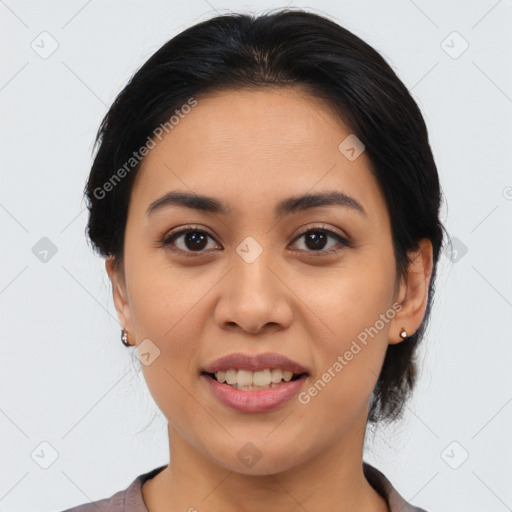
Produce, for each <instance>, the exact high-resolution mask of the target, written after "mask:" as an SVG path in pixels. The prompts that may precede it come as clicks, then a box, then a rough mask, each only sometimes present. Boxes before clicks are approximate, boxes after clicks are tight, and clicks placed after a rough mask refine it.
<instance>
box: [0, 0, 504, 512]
mask: <svg viewBox="0 0 512 512" xmlns="http://www.w3.org/2000/svg"><path fill="white" fill-rule="evenodd" d="M284 5H285V4H284V3H283V4H278V3H275V2H272V1H268V2H265V1H253V2H251V3H250V4H241V3H236V2H234V1H223V0H208V1H206V0H190V1H188V2H178V1H176V0H173V1H163V0H161V1H156V0H153V1H151V2H142V1H141V2H135V1H123V2H121V1H117V2H114V1H100V0H92V1H91V0H90V1H88V2H87V1H84V0H73V1H66V2H64V1H60V2H59V1H45V2H27V1H21V0H18V1H16V0H6V1H0V16H1V26H0V32H1V34H2V37H3V45H2V46H3V48H4V51H3V63H2V74H1V78H0V105H1V109H2V110H1V130H2V133H1V144H2V146H1V162H2V166H1V173H2V174H1V188H0V223H1V224H0V225H1V232H0V237H1V243H2V251H1V255H2V264H1V266H0V308H1V312H2V316H1V333H2V336H1V343H2V347H1V357H0V379H1V386H0V433H1V438H0V439H1V440H0V450H1V451H0V460H1V465H0V510H2V511H13V510H16V511H18V512H25V511H55V510H63V509H64V508H67V507H70V506H72V505H77V504H79V503H83V502H86V501H89V500H96V499H99V498H104V497H107V496H110V495H111V494H113V493H114V492H116V491H118V490H120V489H122V488H124V487H126V486H127V485H128V484H129V483H130V482H131V481H132V480H133V478H135V476H137V475H138V474H140V473H142V472H145V471H149V470H150V469H153V468H155V467H157V466H159V465H162V464H166V463H167V462H168V448H167V433H166V429H165V424H166V423H165V419H164V418H163V417H162V416H161V414H160V413H159V412H158V411H157V409H156V406H155V404H154V402H153V400H152V398H151V396H150V395H149V393H148V391H147V388H146V385H145V382H144V380H143V377H142V375H141V373H140V370H139V371H138V370H137V365H134V364H132V363H133V359H132V350H133V349H126V348H124V347H123V345H122V344H121V342H120V340H119V334H120V327H119V324H118V321H117V316H116V313H115V309H114V306H113V303H112V299H111V290H110V285H109V282H108V280H107V275H106V273H105V271H104V261H103V260H102V259H100V258H98V257H96V256H95V255H94V254H93V253H92V251H91V250H90V248H89V246H88V245H87V243H86V239H85V235H84V229H85V225H86V220H87V211H86V210H85V206H84V203H83V201H82V191H83V187H84V184H85V180H86V177H87V175H88V172H89V168H90V165H91V162H92V155H91V150H92V143H93V139H94V135H95V133H96V130H97V128H98V125H99V123H100V121H101V119H102V117H103V115H104V114H105V112H106V110H107V107H108V106H109V105H110V104H111V102H112V101H113V99H114V98H115V96H116V94H117V93H118V92H119V91H120V90H121V89H122V88H123V86H124V85H125V84H126V82H127V80H128V79H129V78H130V76H131V75H132V74H133V73H134V72H135V71H136V69H137V68H138V67H139V66H140V65H142V63H143V62H144V61H145V60H146V59H147V58H148V57H149V56H150V55H151V54H152V53H153V52H154V51H156V50H157V49H158V48H159V47H160V46H161V45H162V44H163V43H164V42H166V41H167V40H168V39H170V38H171V37H172V36H174V35H175V34H176V33H178V32H179V31H181V30H183V29H184V28H186V27H188V26H190V25H192V24H194V23H196V22H198V21H202V20H204V19H207V18H210V17H211V16H212V15H213V14H215V11H218V12H221V13H223V12H226V11H228V10H229V9H232V8H235V9H237V10H247V9H249V10H256V11H261V10H264V9H269V8H275V7H283V6H284ZM290 5H293V6H296V7H305V8H306V9H307V10H312V11H314V12H318V13H320V14H322V13H323V14H326V15H328V16H330V17H331V18H333V19H334V20H335V21H337V22H339V23H340V24H342V25H343V26H345V27H346V28H348V29H349V30H352V31H353V32H355V33H356V34H357V35H358V36H360V37H362V38H363V39H364V40H366V41H367V42H368V43H370V44H371V45H373V46H374V47H375V48H376V49H377V50H378V51H380V52H381V54H382V55H383V56H384V57H385V58H386V59H387V60H388V61H389V62H390V64H391V65H392V67H393V68H394V69H395V71H396V72H397V74H398V76H399V77H400V78H401V79H402V80H403V81H404V82H405V84H406V85H407V86H408V88H409V89H410V90H412V94H413V95H414V97H415V99H416V100H417V101H418V103H419V105H420V108H421V109H422V112H423V114H424V116H425V119H426V122H427V125H428V127H429V133H430V138H431V145H432V148H433V151H434V154H435V157H436V162H437V164H438V169H439V173H440V178H441V183H442V187H443V191H444V193H445V196H446V204H445V205H444V206H443V221H444V222H445V224H446V226H447V229H448V231H449V233H450V235H451V237H452V238H453V239H454V247H455V248H456V250H457V252H456V253H453V254H451V255H450V254H448V253H446V254H444V255H443V256H442V258H441V264H440V268H439V276H438V281H437V295H436V299H435V307H434V311H433V319H432V322H431V325H430V328H429V330H428V339H427V340H426V341H425V343H424V345H423V349H422V352H421V354H420V358H419V361H420V367H421V371H422V375H421V380H420V381H419V383H418V387H417V389H416V392H415V395H414V398H413V400H412V401H411V402H410V403H408V406H407V409H406V415H405V418H404V420H403V421H402V422H401V423H399V424H397V425H395V426H393V427H392V428H387V429H383V430H381V431H378V432H377V434H376V436H375V439H374V440H373V441H372V442H370V439H369V442H368V446H367V451H366V454H365V459H366V460H367V461H368V462H370V463H373V464H375V465H376V466H377V467H378V468H379V469H381V470H382V471H383V472H384V473H385V474H386V475H387V476H388V478H389V479H390V480H391V481H392V482H393V484H394V485H395V487H397V489H398V490H399V492H401V493H402V494H403V495H404V497H405V498H406V499H408V500H411V501H412V502H413V503H414V504H416V505H419V506H422V507H424V508H426V509H428V510H429V512H441V511H451V512H455V511H465V512H470V511H474V512H476V511H478V512H481V511H482V510H485V511H486V512H492V511H496V512H501V511H506V510H512V508H511V507H512V487H511V485H510V482H512V465H511V461H512V443H511V436H510V432H512V428H511V427H512V403H511V402H512V386H511V383H512V376H511V374H512V372H511V359H512V357H511V356H512V348H511V347H512V344H511V343H510V342H511V336H510V327H511V324H510V319H511V308H512V286H511V284H512V271H511V261H512V258H511V256H512V247H511V246H512V242H511V240H512V238H511V230H510V219H511V216H512V200H511V199H512V175H511V173H510V162H511V159H510V147H511V141H512V137H511V136H512V134H511V131H512V130H511V123H510V113H511V108H512V99H511V98H512V72H511V66H510V63H511V62H512V58H511V53H512V45H511V38H512V36H511V32H512V31H511V30H510V27H511V26H512V25H511V21H512V1H511V0H501V1H496V0H486V1H479V2H477V1H473V2H465V1H456V2H443V1H441V0H436V1H426V0H421V1H420V0H417V1H415V2H413V1H412V0H399V1H389V0H387V1H377V0H374V1H361V2H355V1H353V2H349V1H345V0H342V1H339V2H335V1H318V2H307V3H301V2H299V1H293V2H291V3H290ZM454 31H456V32H457V33H458V35H457V34H453V32H454ZM42 32H47V33H48V35H47V34H43V35H41V33H42ZM443 41H444V42H443ZM464 41H466V42H467V44H469V46H468V48H467V50H466V51H464V52H463V53H462V54H460V52H461V50H463V49H464V46H465V44H466V43H465V42H464ZM56 44H58V48H57V49H56V50H55V51H54V53H52V54H51V55H48V53H49V52H50V50H51V49H52V45H56ZM459 54H460V55H459ZM43 57H45V58H43ZM43 237H47V238H48V239H49V240H51V242H52V243H53V244H54V245H55V247H56V249H57V252H56V254H55V255H53V256H52V253H51V252H50V253H48V255H47V256H46V258H47V261H46V262H44V261H41V258H43V259H44V253H40V252H38V251H40V250H41V247H40V246H39V245H36V244H38V243H40V244H44V243H47V242H40V240H41V239H42V238H43ZM34 246H35V247H36V249H33V248H34ZM464 248H466V249H464ZM466 250H467V252H465V251H466ZM135 362H137V361H135ZM155 411H157V414H156V415H155ZM151 420H153V421H151ZM147 425H149V427H148V428H147V429H145V427H146V426H147ZM143 429H145V430H144V431H143V432H139V431H142V430H143ZM41 443H43V444H41ZM466 456H468V458H467V460H465V461H464V458H465V457H466ZM54 459H55V460H54ZM42 466H48V467H47V468H46V469H44V467H42ZM457 466H458V467H457ZM456 467H457V468H456ZM455 468H456V469H455Z"/></svg>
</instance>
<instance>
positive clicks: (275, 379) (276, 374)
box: [272, 368, 283, 384]
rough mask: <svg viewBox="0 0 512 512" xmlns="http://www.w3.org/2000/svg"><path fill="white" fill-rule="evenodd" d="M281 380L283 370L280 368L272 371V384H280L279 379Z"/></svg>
mask: <svg viewBox="0 0 512 512" xmlns="http://www.w3.org/2000/svg"><path fill="white" fill-rule="evenodd" d="M282 378H283V370H281V369H280V368H274V369H273V370H272V382H275V383H276V384H277V383H278V382H281V379H282Z"/></svg>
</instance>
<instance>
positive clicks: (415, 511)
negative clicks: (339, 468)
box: [363, 462, 428, 512]
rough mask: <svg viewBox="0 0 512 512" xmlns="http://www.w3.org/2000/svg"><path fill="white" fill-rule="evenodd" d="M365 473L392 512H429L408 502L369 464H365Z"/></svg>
mask: <svg viewBox="0 0 512 512" xmlns="http://www.w3.org/2000/svg"><path fill="white" fill-rule="evenodd" d="M363 472H364V476H365V477H366V479H367V480H368V482H369V484H370V485H371V486H372V487H373V488H374V489H375V490H376V491H377V492H378V493H379V494H380V495H381V496H382V497H384V498H385V499H386V501H387V502H388V505H389V510H390V512H428V511H427V510H425V509H423V508H419V507H415V506H414V505H412V504H411V503H409V502H408V501H406V500H405V499H404V498H403V497H402V496H401V495H400V494H399V493H398V491H397V490H396V489H395V488H394V487H393V485H392V484H391V482H390V481H389V480H388V478H387V477H386V476H385V475H384V474H383V473H382V472H380V471H379V470H378V469H377V468H375V467H373V466H371V465H370V464H368V463H367V462H363Z"/></svg>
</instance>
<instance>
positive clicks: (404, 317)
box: [389, 238, 433, 345]
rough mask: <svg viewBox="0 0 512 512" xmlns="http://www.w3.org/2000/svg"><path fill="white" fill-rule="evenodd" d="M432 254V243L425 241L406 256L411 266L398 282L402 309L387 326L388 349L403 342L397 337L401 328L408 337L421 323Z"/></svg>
mask: <svg viewBox="0 0 512 512" xmlns="http://www.w3.org/2000/svg"><path fill="white" fill-rule="evenodd" d="M432 252H433V251H432V242H431V241H430V240H429V239H428V238H423V239H421V240H420V242H419V247H418V249H417V250H416V251H413V252H409V253H408V254H409V257H410V259H411V263H410V265H409V269H408V271H407V275H406V276H404V277H403V278H402V280H401V282H400V287H399V291H398V296H397V299H396V301H397V302H398V303H399V304H401V306H402V309H400V311H398V312H397V313H396V315H395V317H394V318H393V320H392V321H391V322H390V339H389V344H390V345H395V344H396V343H400V342H402V341H404V340H403V338H401V337H400V332H401V331H402V328H404V329H405V330H406V331H407V336H412V335H413V334H414V333H415V332H416V331H417V330H418V329H419V327H420V325H421V322H422V321H423V318H424V316H425V311H426V309H427V302H428V289H429V285H430V279H431V277H432V268H433V257H432Z"/></svg>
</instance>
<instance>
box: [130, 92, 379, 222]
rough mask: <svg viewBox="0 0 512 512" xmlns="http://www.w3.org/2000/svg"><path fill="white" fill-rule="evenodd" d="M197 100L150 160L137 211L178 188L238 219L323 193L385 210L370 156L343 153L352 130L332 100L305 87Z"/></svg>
mask: <svg viewBox="0 0 512 512" xmlns="http://www.w3.org/2000/svg"><path fill="white" fill-rule="evenodd" d="M196 101H197V105H196V106H195V107H193V108H191V109H187V111H188V113H187V114H182V115H181V116H180V117H179V122H177V123H176V124H174V126H173V128H172V129H171V130H170V132H169V133H168V134H166V135H164V136H163V138H162V140H161V141H158V140H157V139H156V147H155V148H154V149H151V150H150V151H149V153H148V154H147V156H146V157H145V158H144V160H143V162H142V164H141V168H140V169H139V171H138V175H137V178H136V180H135V183H134V190H133V192H132V201H133V202H135V203H137V205H136V207H140V208H143V207H146V208H147V206H148V205H149V204H150V203H151V202H153V201H154V200H155V199H158V198H159V197H161V196H162V195H163V194H164V193H166V192H168V191H170V190H176V189H179V190H181V191H189V192H194V193H198V194H204V195H209V196H216V197H222V198H226V202H228V203H229V204H233V203H235V204H233V206H234V211H235V213H236V212H237V211H238V210H237V208H238V207H240V206H241V205H244V206H245V207H247V208H248V209H251V207H253V208H252V209H253V210H254V208H260V207H261V208H266V209H269V210H270V208H271V207H272V208H273V205H271V204H270V203H269V201H270V202H272V203H277V202H278V200H279V199H280V198H282V197H285V196H286V197H288V196H294V195H295V196H296V195H300V194H305V193H306V192H314V191H315V189H317V188H318V189H322V190H327V189H329V190H331V189H332V190H337V191H340V192H344V193H347V194H349V195H351V196H353V197H354V196H357V198H358V200H360V202H361V203H364V204H365V205H368V208H366V206H365V209H367V210H369V211H370V213H371V210H372V209H373V210H375V211H374V214H378V213H379V210H382V208H384V209H385V203H384V200H383V198H382V196H381V193H380V190H379V188H378V186H377V183H376V181H375V178H374V176H373V175H372V173H371V172H370V168H371V162H370V160H369V158H368V157H367V156H366V154H365V152H363V153H362V154H361V155H360V156H359V157H358V158H356V159H355V160H352V161H351V160H349V159H348V158H347V157H346V156H345V155H344V154H343V153H342V152H341V151H340V149H339V145H340V143H342V142H343V141H344V140H345V139H346V138H347V137H348V136H350V135H351V130H350V127H349V126H347V125H346V124H345V123H344V122H343V121H342V120H341V119H340V118H339V117H338V115H337V114H336V113H335V112H334V111H333V109H332V108H331V107H330V105H329V104H327V103H326V102H325V101H323V100H321V99H318V98H315V97H312V96H310V95H308V94H307V93H306V92H305V91H303V90H301V89H300V88H263V89H261V90H236V91H216V92H212V93H208V94H205V95H202V96H199V97H197V98H196ZM176 119H178V118H176ZM228 196H229V197H228ZM238 213H242V212H241V211H238ZM380 213H382V212H380Z"/></svg>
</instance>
